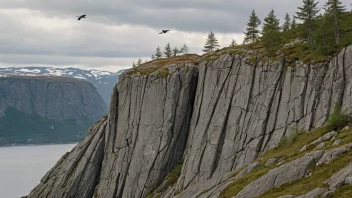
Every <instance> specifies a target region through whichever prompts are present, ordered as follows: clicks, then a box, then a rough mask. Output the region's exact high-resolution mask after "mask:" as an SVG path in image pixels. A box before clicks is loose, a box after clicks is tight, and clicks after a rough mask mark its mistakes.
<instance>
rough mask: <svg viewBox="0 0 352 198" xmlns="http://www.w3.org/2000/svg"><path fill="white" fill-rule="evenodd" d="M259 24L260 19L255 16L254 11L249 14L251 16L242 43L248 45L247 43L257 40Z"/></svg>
mask: <svg viewBox="0 0 352 198" xmlns="http://www.w3.org/2000/svg"><path fill="white" fill-rule="evenodd" d="M260 24H261V21H260V19H259V18H258V16H257V15H256V14H255V11H254V10H253V11H252V13H251V16H250V18H249V21H248V23H247V28H246V32H244V34H245V38H244V43H249V42H253V43H254V42H256V41H257V40H258V38H259V25H260Z"/></svg>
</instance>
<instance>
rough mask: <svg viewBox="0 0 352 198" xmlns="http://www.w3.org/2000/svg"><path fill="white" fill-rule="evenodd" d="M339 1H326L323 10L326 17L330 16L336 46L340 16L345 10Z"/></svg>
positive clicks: (338, 37)
mask: <svg viewBox="0 0 352 198" xmlns="http://www.w3.org/2000/svg"><path fill="white" fill-rule="evenodd" d="M341 4H342V3H341V1H340V0H328V2H326V3H325V5H324V9H325V10H326V14H327V15H328V16H332V17H333V20H334V30H335V42H336V44H339V43H340V21H341V15H342V13H343V12H344V11H345V10H346V7H345V6H342V5H341Z"/></svg>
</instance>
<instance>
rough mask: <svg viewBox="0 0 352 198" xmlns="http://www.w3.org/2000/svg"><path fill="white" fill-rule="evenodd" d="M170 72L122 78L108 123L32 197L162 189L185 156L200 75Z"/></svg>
mask: <svg viewBox="0 0 352 198" xmlns="http://www.w3.org/2000/svg"><path fill="white" fill-rule="evenodd" d="M169 72H170V74H169V75H168V76H167V77H163V78H161V77H158V76H157V72H156V73H155V74H151V75H149V76H148V77H145V76H140V75H138V74H137V75H122V76H121V77H120V80H119V83H118V84H117V85H116V86H115V88H114V90H113V93H112V96H111V103H110V111H109V120H108V121H107V123H106V122H104V121H102V122H100V123H97V124H96V125H95V126H94V127H92V128H91V129H90V131H91V132H90V134H89V135H88V137H87V138H85V139H84V140H83V141H81V142H80V143H79V145H77V146H76V147H75V148H74V149H73V150H72V152H71V153H70V154H68V155H67V156H66V158H65V160H62V161H60V162H58V164H57V165H56V166H55V167H54V168H53V169H52V170H51V171H49V172H48V173H47V174H46V176H45V177H44V178H43V179H42V180H41V183H40V184H39V185H38V186H37V187H36V188H35V189H34V190H33V191H32V192H31V193H30V194H29V195H28V198H41V197H57V198H58V197H104V198H115V197H145V196H146V195H147V194H148V193H150V192H151V191H152V190H153V188H154V187H155V186H157V185H159V183H160V181H162V179H163V178H164V177H165V176H166V174H167V173H168V172H169V171H171V170H172V168H173V167H174V166H175V165H176V164H177V162H178V160H179V159H180V158H181V157H182V155H183V150H184V148H185V146H186V140H187V134H188V126H189V122H190V119H191V114H192V106H193V101H194V95H195V89H196V84H197V74H198V72H197V69H196V67H195V66H194V65H193V64H188V65H184V64H180V65H171V66H169ZM105 123H106V124H105ZM105 125H106V129H105ZM104 136H105V138H104V141H103V142H101V141H102V139H101V138H102V137H104ZM95 185H96V186H95ZM87 187H88V188H87ZM86 188H87V189H86ZM93 190H94V191H93ZM93 194H94V196H93Z"/></svg>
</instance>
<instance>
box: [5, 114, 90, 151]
mask: <svg viewBox="0 0 352 198" xmlns="http://www.w3.org/2000/svg"><path fill="white" fill-rule="evenodd" d="M80 120H81V123H77V121H76V120H63V121H54V120H51V119H49V118H45V117H42V116H40V115H38V114H36V113H34V114H31V115H29V114H25V113H23V112H20V111H18V110H16V109H15V108H13V107H9V108H8V109H7V110H6V112H5V116H3V117H2V118H0V137H1V138H0V145H9V144H13V143H16V144H46V143H67V142H77V141H79V140H81V139H82V138H83V137H84V136H86V135H87V132H88V127H87V126H91V125H92V124H94V122H93V121H91V120H89V119H88V118H81V119H80Z"/></svg>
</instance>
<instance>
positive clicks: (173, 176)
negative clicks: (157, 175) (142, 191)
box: [146, 158, 184, 198]
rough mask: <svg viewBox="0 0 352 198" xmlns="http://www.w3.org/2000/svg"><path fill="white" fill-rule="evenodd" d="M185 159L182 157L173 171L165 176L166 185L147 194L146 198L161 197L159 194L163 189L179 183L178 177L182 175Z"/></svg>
mask: <svg viewBox="0 0 352 198" xmlns="http://www.w3.org/2000/svg"><path fill="white" fill-rule="evenodd" d="M183 160H184V158H181V159H180V160H179V161H178V162H177V165H176V166H175V167H174V169H172V171H170V172H169V174H167V176H166V177H165V181H166V185H164V186H163V188H162V189H160V187H159V188H155V189H154V190H153V192H151V193H150V194H148V195H147V197H146V198H153V197H154V196H155V197H160V195H157V194H158V193H162V192H163V190H167V188H169V187H171V186H174V185H175V184H176V183H177V180H178V177H179V176H180V175H181V170H182V165H183ZM178 193H180V192H175V194H178Z"/></svg>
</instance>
